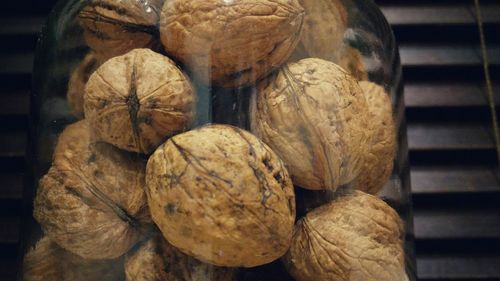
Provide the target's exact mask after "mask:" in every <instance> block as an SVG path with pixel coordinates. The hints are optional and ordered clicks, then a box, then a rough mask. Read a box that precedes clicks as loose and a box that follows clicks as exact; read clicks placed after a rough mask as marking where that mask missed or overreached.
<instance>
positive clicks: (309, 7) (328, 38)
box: [289, 0, 368, 80]
mask: <svg viewBox="0 0 500 281" xmlns="http://www.w3.org/2000/svg"><path fill="white" fill-rule="evenodd" d="M299 2H300V4H301V5H302V6H303V7H304V10H305V12H306V14H305V18H304V31H303V32H302V36H301V38H300V42H299V44H298V46H297V48H296V49H295V51H294V52H293V53H292V55H291V57H290V60H289V61H290V62H294V61H298V60H301V59H304V58H320V59H324V60H328V61H331V62H334V63H336V64H338V65H339V66H341V67H342V68H343V69H345V70H347V72H349V73H350V74H351V75H352V76H354V77H355V78H356V79H357V80H366V79H368V73H367V70H366V67H365V65H364V62H363V57H362V55H361V53H360V52H359V51H358V50H357V49H354V48H352V47H350V46H349V44H348V43H346V41H345V38H344V37H345V33H346V32H347V30H348V20H349V19H348V11H347V10H346V7H345V5H346V4H344V3H343V2H342V1H341V0H299Z"/></svg>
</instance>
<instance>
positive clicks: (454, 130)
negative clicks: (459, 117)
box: [408, 122, 494, 150]
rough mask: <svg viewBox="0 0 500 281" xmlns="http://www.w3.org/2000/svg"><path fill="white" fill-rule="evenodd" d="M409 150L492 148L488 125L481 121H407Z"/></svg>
mask: <svg viewBox="0 0 500 281" xmlns="http://www.w3.org/2000/svg"><path fill="white" fill-rule="evenodd" d="M408 138H409V147H410V149H411V150H457V149H464V150H471V149H492V148H493V147H494V144H493V139H492V136H491V134H490V127H489V126H488V125H487V124H482V123H460V122H447V123H443V122H434V123H409V124H408Z"/></svg>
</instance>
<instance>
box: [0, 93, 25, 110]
mask: <svg viewBox="0 0 500 281" xmlns="http://www.w3.org/2000/svg"><path fill="white" fill-rule="evenodd" d="M0 100H1V102H0V115H27V114H28V113H29V100H30V97H29V91H28V90H24V91H23V90H18V91H0Z"/></svg>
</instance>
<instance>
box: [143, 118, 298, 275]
mask: <svg viewBox="0 0 500 281" xmlns="http://www.w3.org/2000/svg"><path fill="white" fill-rule="evenodd" d="M146 184H147V190H146V193H147V196H148V203H149V206H150V209H151V215H152V217H153V221H154V222H155V223H156V224H157V225H158V226H159V228H160V230H161V231H162V233H163V235H164V237H165V238H166V239H167V240H168V241H169V242H170V243H171V244H173V245H174V246H175V247H176V248H178V249H180V250H181V251H182V252H184V253H186V254H189V255H191V256H193V257H195V258H197V259H200V260H202V261H205V262H208V263H211V264H215V265H219V266H231V267H238V266H241V267H252V266H257V265H260V264H265V263H269V262H271V261H273V260H275V259H277V258H279V257H280V256H282V255H283V254H284V253H285V252H286V250H287V249H288V246H289V243H290V239H291V235H292V231H293V224H294V220H295V196H294V192H293V185H292V182H291V181H290V178H289V176H288V173H287V171H286V169H285V168H284V166H283V163H282V162H281V160H279V158H278V157H277V156H276V154H275V153H274V152H273V151H272V150H271V149H270V148H269V147H268V146H267V145H265V144H264V143H262V142H261V141H260V140H259V139H257V138H256V137H255V136H253V135H252V134H250V133H248V132H246V131H243V130H241V129H238V128H236V127H232V126H227V125H209V126H204V127H202V128H199V129H196V130H193V131H189V132H186V133H183V134H180V135H177V136H175V137H173V138H171V139H169V140H168V141H167V142H166V143H165V144H163V145H162V146H160V147H159V148H158V149H157V150H156V151H155V153H154V154H153V155H152V156H151V157H150V159H149V161H148V164H147V169H146Z"/></svg>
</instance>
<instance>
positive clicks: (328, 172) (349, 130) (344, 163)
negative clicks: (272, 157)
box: [250, 58, 370, 190]
mask: <svg viewBox="0 0 500 281" xmlns="http://www.w3.org/2000/svg"><path fill="white" fill-rule="evenodd" d="M368 118H369V114H368V109H367V105H366V101H365V98H364V96H363V92H362V90H361V88H360V87H359V85H358V83H357V82H356V81H355V80H354V79H353V78H352V77H351V76H350V75H349V74H347V72H345V71H344V70H343V69H342V68H340V67H339V66H337V65H336V64H334V63H332V62H328V61H325V60H321V59H312V58H311V59H303V60H301V61H299V62H297V63H290V64H287V65H285V66H284V67H282V69H281V70H280V71H279V72H278V74H277V75H276V76H275V77H273V78H271V79H270V80H269V81H263V82H261V83H260V84H259V85H258V89H257V93H256V95H253V96H252V100H251V102H250V124H251V128H252V132H253V133H254V134H256V135H257V136H258V137H260V138H261V139H262V140H263V141H264V142H265V143H266V144H268V145H269V146H270V147H271V148H272V149H273V150H274V151H275V152H276V153H277V154H278V155H279V157H280V158H281V159H282V160H283V161H284V162H285V164H286V167H287V169H288V171H289V172H290V174H291V176H292V180H293V182H294V184H296V185H299V186H300V187H303V188H307V189H330V190H335V189H337V187H338V186H340V185H344V184H348V183H350V182H351V181H352V180H354V179H355V178H356V176H357V175H358V174H359V173H360V171H361V166H362V156H363V155H364V154H365V153H366V152H367V149H368V146H369V141H370V140H369V132H368V129H367V128H368V124H369V123H368V122H369V121H368Z"/></svg>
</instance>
